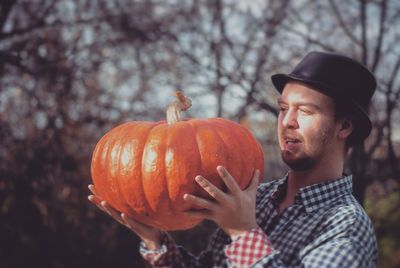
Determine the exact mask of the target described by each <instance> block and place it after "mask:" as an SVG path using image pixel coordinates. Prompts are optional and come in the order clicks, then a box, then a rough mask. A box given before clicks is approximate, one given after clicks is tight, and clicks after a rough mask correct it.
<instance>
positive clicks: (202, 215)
mask: <svg viewBox="0 0 400 268" xmlns="http://www.w3.org/2000/svg"><path fill="white" fill-rule="evenodd" d="M184 214H185V216H188V217H192V218H197V219H209V220H212V219H213V217H212V213H211V212H210V211H209V210H189V211H185V212H184Z"/></svg>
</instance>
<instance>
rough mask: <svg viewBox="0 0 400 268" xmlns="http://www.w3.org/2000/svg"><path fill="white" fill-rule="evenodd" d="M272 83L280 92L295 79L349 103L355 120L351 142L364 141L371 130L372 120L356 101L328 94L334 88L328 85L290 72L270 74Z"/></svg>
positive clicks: (330, 95)
mask: <svg viewBox="0 0 400 268" xmlns="http://www.w3.org/2000/svg"><path fill="white" fill-rule="evenodd" d="M271 80H272V84H273V85H274V87H275V89H276V90H277V91H278V92H279V93H281V94H282V92H283V89H284V88H285V85H286V84H287V83H288V82H290V81H297V82H301V83H304V84H307V85H309V86H311V88H312V89H314V90H317V91H319V92H321V93H322V94H325V95H327V96H329V97H332V98H334V99H342V100H345V101H347V102H349V103H350V104H351V111H352V112H353V114H352V115H353V116H354V118H355V120H353V124H354V126H353V133H352V134H351V135H350V137H349V140H350V143H351V144H353V145H354V144H358V143H361V142H362V141H364V140H365V139H366V138H367V137H368V136H369V134H370V133H371V130H372V122H371V120H370V119H369V116H368V113H367V112H366V111H365V110H364V109H363V108H362V107H360V105H358V103H356V102H354V101H353V100H349V99H345V98H346V96H334V95H333V94H329V93H330V92H335V91H334V90H331V91H329V88H330V86H328V85H325V84H322V83H318V82H316V81H313V80H310V79H304V78H301V77H296V76H295V75H292V74H274V75H272V76H271Z"/></svg>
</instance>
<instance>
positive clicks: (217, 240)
mask: <svg viewBox="0 0 400 268" xmlns="http://www.w3.org/2000/svg"><path fill="white" fill-rule="evenodd" d="M286 186H287V176H286V177H285V178H283V179H281V180H277V181H272V182H268V183H264V184H261V185H260V186H259V188H258V193H257V212H256V215H257V223H258V225H259V228H257V229H253V230H251V231H249V232H247V233H246V234H244V235H242V236H241V237H239V238H238V239H236V240H235V241H232V240H231V239H230V238H229V236H228V235H226V234H225V233H224V232H223V231H222V230H221V229H218V230H217V231H216V232H215V233H214V235H213V237H212V238H211V241H210V243H209V245H208V247H207V249H206V250H205V251H203V252H202V253H201V254H200V255H199V256H193V255H192V254H190V253H189V252H188V251H186V250H185V249H184V248H183V247H180V246H177V245H176V244H175V242H174V241H173V239H172V238H171V237H170V236H169V235H168V234H166V233H165V234H164V236H163V242H164V243H163V246H162V247H161V248H160V249H158V250H147V249H146V248H145V245H144V243H142V244H141V246H140V252H141V254H142V256H143V257H144V258H145V259H146V260H148V261H149V262H150V263H151V264H152V265H153V266H154V267H202V268H203V267H250V266H251V267H318V268H320V267H362V268H367V267H375V266H376V263H377V245H376V240H375V234H374V230H373V227H372V224H371V221H370V219H369V218H368V216H367V215H366V213H365V212H364V210H363V209H362V207H361V206H360V205H359V204H358V202H357V201H356V200H355V199H354V197H353V196H352V178H351V176H347V177H343V178H340V179H336V180H333V181H327V182H322V183H318V184H314V185H311V186H307V187H305V188H302V189H300V191H299V193H298V194H297V195H296V197H295V202H294V204H293V205H292V206H290V207H288V208H287V209H285V210H284V211H283V212H282V213H281V214H280V215H278V213H277V206H278V204H279V202H280V200H281V198H283V196H284V194H285V192H286Z"/></svg>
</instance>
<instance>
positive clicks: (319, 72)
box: [291, 52, 376, 109]
mask: <svg viewBox="0 0 400 268" xmlns="http://www.w3.org/2000/svg"><path fill="white" fill-rule="evenodd" d="M291 75H293V76H296V77H299V78H302V79H307V80H312V81H313V82H314V83H316V84H320V87H322V88H317V89H320V90H321V91H323V92H325V93H326V94H327V95H330V96H332V97H342V98H346V99H351V100H352V101H354V102H356V103H357V104H358V105H360V106H362V107H363V108H365V109H366V108H367V107H368V105H369V102H370V100H371V98H372V95H373V94H374V92H375V88H376V80H375V77H374V75H373V74H372V73H371V72H370V71H369V70H368V69H367V68H365V67H364V66H363V65H362V64H360V63H359V62H357V61H355V60H353V59H351V58H348V57H346V56H343V55H339V54H333V53H324V52H310V53H309V54H307V55H306V56H305V57H304V59H303V60H302V61H301V62H300V63H299V64H298V65H297V66H296V67H295V68H294V69H293V71H292V73H291Z"/></svg>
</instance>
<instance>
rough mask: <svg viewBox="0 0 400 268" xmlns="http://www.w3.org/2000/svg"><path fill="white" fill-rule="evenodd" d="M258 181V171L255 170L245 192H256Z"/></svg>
mask: <svg viewBox="0 0 400 268" xmlns="http://www.w3.org/2000/svg"><path fill="white" fill-rule="evenodd" d="M259 180H260V171H259V170H258V169H256V170H255V171H254V175H253V178H252V179H251V183H250V185H249V187H247V191H257V186H258V183H259Z"/></svg>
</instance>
